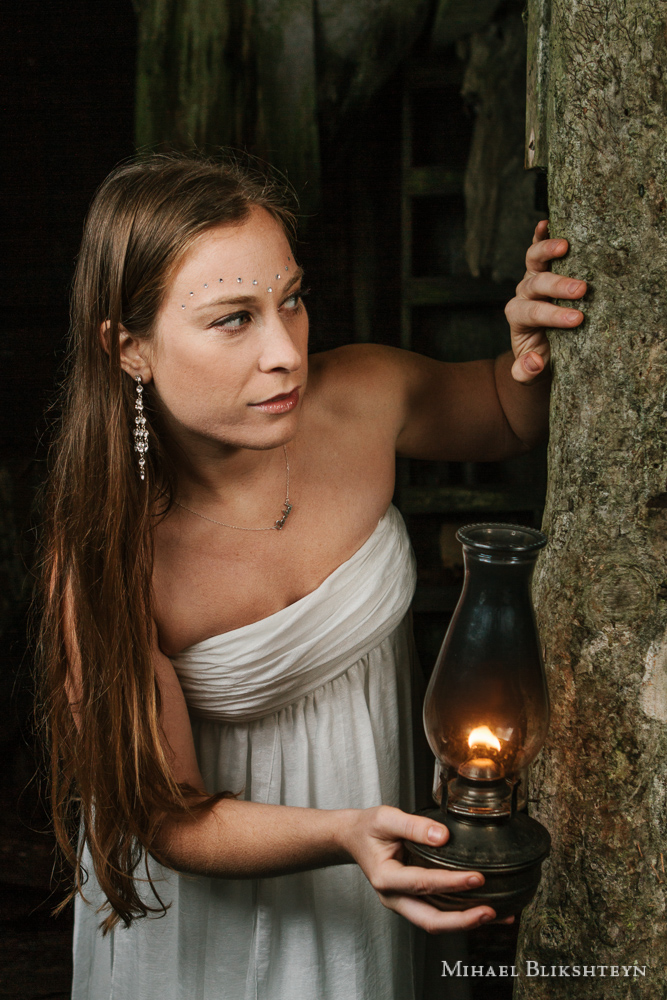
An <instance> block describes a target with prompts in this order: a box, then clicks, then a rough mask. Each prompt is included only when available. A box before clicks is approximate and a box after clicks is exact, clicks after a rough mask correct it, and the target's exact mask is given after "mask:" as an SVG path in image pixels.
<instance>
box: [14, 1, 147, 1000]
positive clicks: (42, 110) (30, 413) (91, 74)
mask: <svg viewBox="0 0 667 1000" xmlns="http://www.w3.org/2000/svg"><path fill="white" fill-rule="evenodd" d="M2 22H3V23H2V29H3V30H2V37H3V40H4V42H3V56H2V60H1V68H0V102H1V107H2V136H3V142H2V145H3V156H2V166H1V170H2V185H1V193H0V198H1V199H2V237H1V238H2V263H1V269H0V273H1V274H2V279H3V285H4V289H3V293H2V301H3V309H2V311H1V314H0V323H1V333H0V359H1V365H2V392H1V393H0V426H1V427H2V435H1V443H0V633H1V634H0V657H1V660H0V748H1V753H2V767H1V768H0V796H1V818H0V997H3V998H12V1000H28V998H33V997H35V998H37V997H40V998H46V997H50V998H56V997H57V998H60V997H63V998H64V997H66V996H69V965H70V957H69V953H70V937H71V915H70V913H69V912H66V913H64V914H63V915H62V916H61V917H59V918H57V919H53V918H52V917H51V916H50V913H51V910H52V908H53V906H54V905H55V904H56V903H57V902H58V900H59V899H60V898H61V895H62V890H61V889H58V888H56V887H55V886H57V880H55V881H54V880H52V878H51V873H52V868H53V864H54V853H53V848H52V841H51V839H50V837H49V836H48V835H47V834H45V833H44V832H43V831H45V830H46V829H47V826H48V823H47V818H46V816H47V813H46V810H45V808H44V805H43V798H44V796H43V792H42V793H41V794H40V792H39V788H38V783H37V782H36V780H35V771H36V768H37V766H38V764H39V763H40V762H39V760H38V759H37V757H36V755H35V753H34V752H33V746H34V740H33V733H32V724H31V700H32V694H31V688H32V685H31V676H30V675H31V669H32V667H31V662H30V657H29V656H28V655H26V652H25V649H26V643H25V629H26V611H27V604H28V599H29V596H30V587H31V581H32V572H31V571H32V569H33V539H34V526H35V522H36V517H35V515H34V513H33V508H34V495H35V488H36V486H37V485H38V483H39V482H40V481H41V478H42V476H43V469H44V458H45V446H46V437H47V427H48V418H47V417H46V416H45V411H46V409H47V405H48V404H49V402H50V401H51V400H52V399H53V396H54V387H55V381H56V379H55V376H56V372H57V370H58V367H59V365H60V364H61V363H62V361H63V358H64V350H65V338H66V334H67V328H68V292H69V286H70V282H71V279H72V274H73V269H74V261H75V256H76V253H77V249H78V244H79V241H80V236H81V230H82V224H83V219H84V215H85V212H86V209H87V206H88V204H89V202H90V200H91V198H92V196H93V193H94V191H95V189H96V187H97V185H98V184H99V183H100V182H101V181H102V179H103V178H104V176H105V175H106V174H107V173H108V172H109V170H110V169H111V168H112V167H113V166H114V164H115V163H117V162H118V161H119V160H121V159H122V158H124V157H127V156H130V155H131V154H132V153H133V151H134V145H133V115H134V110H133V94H134V72H135V55H136V52H135V49H136V40H135V36H136V19H135V15H134V11H133V9H132V5H131V3H130V0H126V2H113V0H109V2H104V3H91V2H87V3H86V2H82V0H70V2H68V3H63V2H60V3H49V2H48V0H46V2H45V0H40V2H36V0H22V2H21V3H16V4H4V5H3V18H2ZM28 571H30V572H28Z"/></svg>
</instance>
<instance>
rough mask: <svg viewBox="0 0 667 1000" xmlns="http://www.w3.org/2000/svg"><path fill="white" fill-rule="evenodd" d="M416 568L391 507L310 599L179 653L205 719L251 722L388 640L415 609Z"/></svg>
mask: <svg viewBox="0 0 667 1000" xmlns="http://www.w3.org/2000/svg"><path fill="white" fill-rule="evenodd" d="M415 580H416V570H415V564H414V554H413V552H412V549H411V547H410V542H409V539H408V536H407V533H406V532H405V528H404V526H403V519H402V518H401V515H400V514H399V512H398V511H397V509H396V508H395V507H393V506H390V507H389V508H388V510H387V512H386V513H385V514H384V516H383V517H381V518H380V520H379V521H378V524H377V527H376V528H375V531H374V532H373V534H372V535H371V536H370V537H369V538H368V539H367V540H366V541H365V542H364V544H363V545H362V546H361V548H359V549H357V551H356V552H355V553H354V555H352V556H351V557H350V558H349V559H347V560H346V561H345V562H344V563H342V564H341V565H340V566H338V568H337V569H335V570H334V571H333V573H331V574H330V575H329V576H328V577H327V578H326V579H325V581H324V582H323V583H322V584H320V586H319V587H317V588H316V589H315V590H313V591H312V592H311V593H310V594H307V595H306V596H305V597H302V598H301V600H299V601H296V602H295V603H294V604H290V605H289V606H288V607H286V608H283V609H282V610H281V611H277V612H276V613H275V614H273V615H269V616H268V618H262V619H261V620H260V621H257V622H252V623H251V624H250V625H244V626H243V627H242V628H238V629H234V630H233V631H231V632H223V633H222V635H216V636H213V637H212V638H210V639H205V640H204V641H203V642H198V643H196V644H195V645H193V646H189V647H188V648H187V649H184V650H183V651H182V652H181V653H179V655H178V656H175V657H173V658H172V663H173V664H174V668H175V670H176V673H177V674H178V679H179V681H180V683H181V687H182V688H183V692H184V694H185V699H186V701H187V704H188V708H189V709H190V711H191V712H192V714H193V715H194V716H196V717H198V718H203V719H212V720H217V721H218V722H237V721H246V722H248V721H251V720H253V719H259V718H261V717H262V716H263V715H268V714H270V713H271V712H276V711H278V710H279V709H281V708H284V707H285V706H286V705H289V704H291V703H293V702H295V701H297V700H298V699H299V698H301V697H303V696H304V695H305V694H307V693H308V692H309V691H312V690H313V689H314V688H316V687H319V686H320V685H321V684H325V683H326V682H327V681H330V680H333V679H334V678H335V677H338V676H339V675H340V674H342V673H344V672H345V670H347V668H348V667H350V666H351V665H352V664H353V663H355V662H356V661H357V660H359V658H360V657H362V656H364V655H365V654H366V653H367V652H368V651H369V650H371V649H373V647H374V646H377V645H378V643H380V642H382V640H383V639H384V638H386V636H388V635H389V634H390V633H391V632H393V630H394V629H395V628H396V626H397V625H398V623H399V622H400V621H401V619H402V618H403V617H404V615H405V613H406V611H407V610H408V608H409V607H410V602H411V600H412V594H413V592H414V587H415Z"/></svg>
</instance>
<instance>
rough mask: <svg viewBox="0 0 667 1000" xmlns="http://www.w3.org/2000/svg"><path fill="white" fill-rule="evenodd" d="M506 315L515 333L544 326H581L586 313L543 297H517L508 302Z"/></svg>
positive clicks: (564, 327)
mask: <svg viewBox="0 0 667 1000" xmlns="http://www.w3.org/2000/svg"><path fill="white" fill-rule="evenodd" d="M505 315H506V316H507V320H508V322H509V324H510V326H511V328H512V332H513V333H525V332H528V331H529V330H542V329H543V328H544V327H547V326H548V327H551V328H553V327H561V328H562V329H564V330H567V329H571V328H572V327H574V326H579V324H580V323H581V322H582V320H583V318H584V314H583V313H582V312H581V311H580V310H579V309H566V308H563V307H562V306H555V305H553V303H551V302H545V301H543V300H542V299H522V298H518V297H517V298H515V299H512V300H511V301H510V302H508V303H507V306H506V308H505Z"/></svg>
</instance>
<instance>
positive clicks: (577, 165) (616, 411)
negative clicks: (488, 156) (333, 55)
mask: <svg viewBox="0 0 667 1000" xmlns="http://www.w3.org/2000/svg"><path fill="white" fill-rule="evenodd" d="M666 22H667V3H666V2H665V0H578V2H576V3H573V2H572V0H551V23H550V46H549V48H550V67H549V80H548V90H547V95H546V105H547V111H548V114H547V127H548V128H547V131H548V160H547V165H548V175H549V202H550V206H551V234H552V236H564V237H566V238H567V239H568V240H569V241H570V247H571V250H570V254H569V256H568V258H567V259H566V260H565V261H564V262H562V263H559V265H558V268H557V269H558V270H559V271H562V272H564V273H567V274H570V275H573V276H576V277H579V278H585V279H586V280H588V281H589V282H590V292H589V294H588V295H587V298H586V300H585V303H584V312H585V314H586V321H585V323H584V324H583V325H582V326H581V327H580V328H578V329H577V330H573V331H567V332H564V331H552V334H551V335H550V338H551V347H552V359H553V374H554V383H553V394H552V402H551V421H550V422H551V437H550V444H549V484H548V491H547V501H546V509H545V516H544V522H543V527H544V530H545V531H546V533H547V535H548V536H549V545H548V547H547V549H546V550H545V552H544V554H543V555H542V556H541V557H540V562H539V563H538V568H537V571H536V575H535V588H534V596H535V602H536V607H537V609H538V620H539V625H540V629H541V634H542V638H543V642H544V645H545V651H546V665H547V672H548V676H549V685H550V690H551V697H552V722H551V730H550V735H549V738H548V742H547V746H546V748H545V751H544V752H543V755H542V757H541V758H540V760H539V761H538V763H537V765H536V768H535V771H534V774H533V783H532V797H533V799H534V800H536V801H534V802H533V806H532V809H531V812H532V813H533V815H534V816H535V817H536V818H537V819H539V820H540V821H541V822H542V823H544V824H545V826H546V827H547V828H548V829H549V830H550V832H551V835H552V839H553V851H552V855H551V858H550V860H549V861H548V862H547V864H546V865H545V870H544V876H543V879H542V883H541V885H540V888H539V890H538V895H537V896H536V899H535V900H534V902H533V904H532V905H531V907H530V908H529V909H528V910H527V911H526V912H525V913H524V915H523V917H522V924H521V939H520V948H519V955H518V957H517V971H518V972H520V974H521V978H520V979H518V980H517V984H516V990H515V998H517V1000H560V998H563V1000H565V998H568V1000H571V998H572V997H573V996H576V997H577V998H578V1000H612V998H613V1000H616V998H618V1000H621V998H623V1000H628V998H635V997H636V998H639V997H651V998H653V997H656V998H657V997H661V996H664V995H665V994H666V993H667V922H666V921H665V906H666V902H667V874H665V868H664V857H665V855H666V854H667V604H666V599H667V455H666V444H667V431H666V427H667V423H666V421H667V338H666V336H665V301H664V294H665V293H664V289H665V274H666V273H667V193H666V191H665V180H666V178H667V143H666V141H665V137H666V136H667V86H666V82H667V74H666V73H665V66H666V63H667V32H666ZM540 93H542V97H541V100H542V107H544V103H545V98H544V93H543V92H540ZM540 114H541V113H540ZM533 120H534V121H535V122H539V121H541V117H540V116H539V115H538V118H534V119H533ZM541 134H542V133H541V132H540V130H539V129H538V128H536V132H535V135H536V139H537V141H536V146H535V154H536V161H537V160H539V161H540V163H543V162H545V161H544V160H543V159H542V151H543V147H542V145H541V142H542V140H541V138H540V136H541ZM528 962H533V963H536V965H533V966H530V967H528V968H529V970H531V971H532V973H533V974H532V975H530V976H528V975H527V974H526V973H527V963H528ZM635 965H636V967H637V968H638V970H639V971H638V972H636V971H635ZM552 966H553V967H554V968H555V972H552ZM561 966H562V967H566V970H569V971H565V973H561V972H560V971H559V967H561ZM575 967H576V968H577V969H578V970H579V973H578V975H576V973H574V972H573V969H574V968H575ZM536 968H537V969H538V970H540V971H538V972H536V971H535V969H536ZM584 968H586V969H587V970H588V971H586V972H584ZM591 970H594V971H591ZM642 972H643V974H642ZM573 976H576V982H575V981H574V979H573Z"/></svg>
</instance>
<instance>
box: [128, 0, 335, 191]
mask: <svg viewBox="0 0 667 1000" xmlns="http://www.w3.org/2000/svg"><path fill="white" fill-rule="evenodd" d="M137 9H138V13H139V57H138V71H137V110H136V142H137V146H138V147H139V148H140V149H145V148H149V149H160V148H171V149H174V148H175V149H191V148H193V147H197V148H199V149H204V150H210V149H215V148H219V147H220V146H228V147H232V148H235V149H243V150H246V149H247V150H250V151H251V152H252V153H253V154H255V155H258V156H260V157H261V158H262V159H264V160H267V161H268V162H270V163H272V164H274V165H275V166H276V167H277V168H278V169H279V170H282V171H284V172H285V173H286V174H287V176H288V179H289V181H290V182H291V183H292V184H293V185H294V187H295V189H296V191H297V194H298V195H299V198H300V200H301V205H302V209H303V210H304V211H308V210H309V209H312V208H314V207H315V206H316V205H317V204H318V202H319V177H320V159H319V135H318V127H317V85H316V79H315V38H314V18H313V4H312V2H310V0H253V2H242V0H230V2H222V0H215V2H213V0H137Z"/></svg>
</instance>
